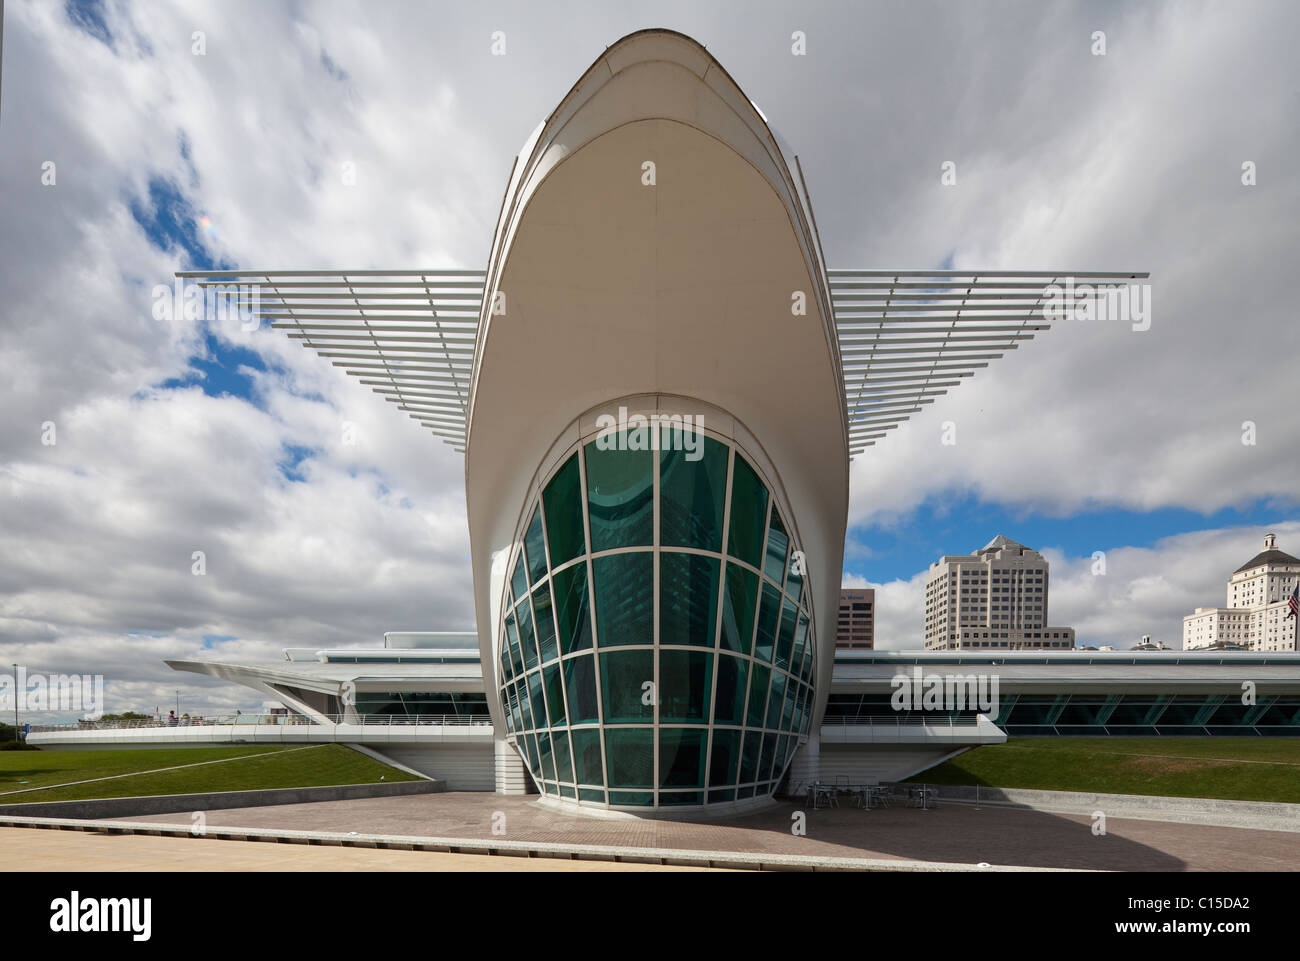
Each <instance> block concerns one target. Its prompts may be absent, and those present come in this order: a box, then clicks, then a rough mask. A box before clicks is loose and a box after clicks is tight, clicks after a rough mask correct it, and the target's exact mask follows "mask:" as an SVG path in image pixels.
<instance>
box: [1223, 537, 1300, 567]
mask: <svg viewBox="0 0 1300 961" xmlns="http://www.w3.org/2000/svg"><path fill="white" fill-rule="evenodd" d="M1272 564H1300V558H1296V557H1292V556H1291V555H1290V554H1288V553H1286V552H1285V551H1280V550H1278V549H1277V535H1276V534H1267V535H1265V536H1264V549H1263V550H1262V551H1260V552H1259V553H1258V554H1256V555H1255V556H1254V557H1252V558H1251V559H1250V560H1248V561H1246V563H1244V564H1242V565H1241V566H1240V567H1238V568H1237V569H1236V570H1235V571H1233V573H1234V574H1242V573H1245V572H1246V571H1253V570H1254V569H1255V568H1257V567H1266V566H1268V565H1272Z"/></svg>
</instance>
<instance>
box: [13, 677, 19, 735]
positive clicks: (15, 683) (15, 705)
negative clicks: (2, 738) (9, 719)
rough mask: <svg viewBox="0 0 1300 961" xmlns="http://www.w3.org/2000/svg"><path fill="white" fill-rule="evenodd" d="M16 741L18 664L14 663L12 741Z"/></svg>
mask: <svg viewBox="0 0 1300 961" xmlns="http://www.w3.org/2000/svg"><path fill="white" fill-rule="evenodd" d="M17 742H18V665H17V664H15V665H14V743H15V744H16V743H17Z"/></svg>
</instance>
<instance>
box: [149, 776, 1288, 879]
mask: <svg viewBox="0 0 1300 961" xmlns="http://www.w3.org/2000/svg"><path fill="white" fill-rule="evenodd" d="M798 811H800V808H799V807H798V806H796V805H792V804H782V805H779V806H777V807H775V808H773V809H771V810H769V811H765V812H763V813H761V814H756V815H751V816H749V817H745V818H737V819H733V820H729V821H716V822H676V821H656V820H617V821H609V820H600V819H588V818H574V817H571V816H569V815H567V814H562V813H557V812H555V811H551V810H548V809H547V808H545V807H543V806H542V805H540V804H538V803H537V801H536V800H535V799H534V798H528V797H506V796H502V795H496V794H481V793H470V792H448V793H445V794H431V795H424V796H415V797H394V798H367V799H362V800H352V801H334V802H324V803H314V804H291V805H282V806H277V807H265V808H251V807H250V808H243V809H240V810H232V811H221V810H214V811H208V812H207V813H206V819H207V825H208V827H209V829H212V828H218V827H241V828H264V829H281V830H283V829H288V830H298V831H321V832H334V833H342V834H347V833H348V832H351V831H355V832H358V833H359V834H374V835H390V836H407V837H409V836H421V837H437V838H461V839H466V840H469V841H475V842H479V843H482V842H485V841H486V842H495V843H498V844H500V843H501V842H528V843H534V842H540V843H545V844H556V845H606V846H612V847H616V848H618V849H620V850H623V851H630V849H656V850H657V849H666V850H682V851H712V852H739V853H748V854H757V855H790V856H797V857H811V858H865V859H878V860H882V861H891V860H892V861H897V862H903V861H911V862H938V863H952V864H964V865H975V864H978V863H981V862H984V863H988V864H990V865H994V866H1020V867H1031V868H1033V867H1037V868H1067V869H1082V870H1116V871H1185V870H1190V871H1294V870H1300V834H1295V833H1290V832H1281V831H1262V830H1250V829H1244V828H1227V827H1218V826H1208V825H1199V824H1181V823H1170V822H1162V821H1146V820H1134V819H1125V818H1117V817H1109V818H1108V820H1107V824H1106V829H1107V833H1106V834H1105V835H1104V836H1098V835H1094V834H1093V832H1092V823H1093V822H1092V819H1091V818H1090V817H1087V816H1084V815H1071V814H1053V813H1048V812H1044V811H1034V810H1028V809H1022V808H989V807H983V808H980V809H979V810H976V809H975V808H974V807H972V806H968V805H954V804H945V805H943V806H942V807H940V808H938V809H936V810H932V811H921V810H917V809H915V808H903V807H893V808H885V809H877V810H873V811H862V810H859V809H857V808H852V807H843V808H832V809H829V810H820V811H806V812H804V817H805V824H806V834H805V835H804V836H797V835H795V834H793V833H792V831H791V828H792V825H794V824H795V821H794V815H795V814H796V813H797V812H798ZM128 820H130V821H139V822H165V823H171V824H183V825H187V826H188V825H189V824H190V817H189V816H188V815H185V814H175V815H150V816H145V817H141V818H132V819H128ZM494 824H497V825H503V826H504V833H503V834H494V832H493V825H494ZM902 866H903V865H901V864H900V865H899V867H902Z"/></svg>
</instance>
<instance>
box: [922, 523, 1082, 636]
mask: <svg viewBox="0 0 1300 961" xmlns="http://www.w3.org/2000/svg"><path fill="white" fill-rule="evenodd" d="M1047 569H1048V564H1047V561H1046V560H1045V559H1044V558H1043V555H1042V554H1039V553H1038V552H1037V551H1034V550H1030V549H1029V548H1028V547H1026V546H1025V545H1024V544H1018V543H1016V542H1015V541H1013V540H1011V539H1010V538H1007V537H1003V536H1002V535H1001V534H999V535H998V536H997V537H995V538H993V540H991V541H989V543H988V544H987V545H986V546H985V547H983V548H982V549H981V550H978V551H976V552H975V553H974V554H961V555H944V556H943V557H941V558H940V559H939V560H938V561H936V562H935V563H933V564H931V565H930V576H929V577H928V578H927V579H926V583H925V647H926V649H927V650H939V651H942V650H967V649H972V648H1002V649H1005V650H1011V651H1025V650H1034V649H1038V648H1050V649H1059V650H1070V649H1071V648H1073V647H1074V628H1072V627H1049V626H1047V588H1048V570H1047Z"/></svg>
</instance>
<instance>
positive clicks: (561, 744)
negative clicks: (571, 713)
mask: <svg viewBox="0 0 1300 961" xmlns="http://www.w3.org/2000/svg"><path fill="white" fill-rule="evenodd" d="M551 747H552V749H553V751H554V752H555V776H556V777H557V778H559V779H560V780H561V781H572V780H573V757H572V755H571V754H570V752H569V736H568V734H567V733H565V732H564V731H556V732H555V733H553V734H552V735H551Z"/></svg>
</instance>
